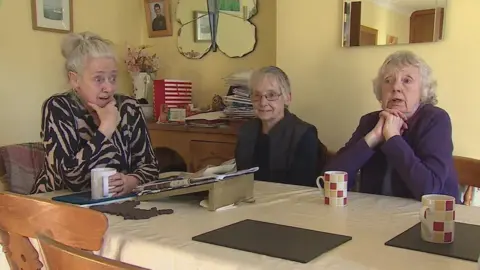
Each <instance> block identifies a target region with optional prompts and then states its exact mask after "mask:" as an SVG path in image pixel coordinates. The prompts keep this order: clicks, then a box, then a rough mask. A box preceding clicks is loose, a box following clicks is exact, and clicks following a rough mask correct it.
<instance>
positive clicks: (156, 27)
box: [143, 0, 173, 38]
mask: <svg viewBox="0 0 480 270" xmlns="http://www.w3.org/2000/svg"><path fill="white" fill-rule="evenodd" d="M143 1H144V2H143V4H144V7H145V18H146V23H147V30H148V37H151V38H153V37H166V36H171V35H172V33H173V31H172V20H171V12H170V6H171V2H170V1H171V0H143Z"/></svg>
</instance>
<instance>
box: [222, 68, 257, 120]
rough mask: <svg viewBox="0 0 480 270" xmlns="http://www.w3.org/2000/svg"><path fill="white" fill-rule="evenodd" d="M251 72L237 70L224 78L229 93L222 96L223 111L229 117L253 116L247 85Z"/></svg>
mask: <svg viewBox="0 0 480 270" xmlns="http://www.w3.org/2000/svg"><path fill="white" fill-rule="evenodd" d="M251 73H252V72H251V71H246V72H239V73H235V74H232V75H230V76H229V77H227V78H225V82H226V83H227V84H228V85H229V86H230V88H229V93H228V94H227V95H226V96H224V97H223V101H224V103H225V105H226V108H225V109H224V111H223V112H224V113H225V114H226V115H227V116H228V117H229V118H237V119H238V118H253V117H254V116H255V114H254V111H253V106H252V101H251V100H250V89H249V87H248V82H249V80H250V76H251Z"/></svg>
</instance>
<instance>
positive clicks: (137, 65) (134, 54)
mask: <svg viewBox="0 0 480 270" xmlns="http://www.w3.org/2000/svg"><path fill="white" fill-rule="evenodd" d="M150 47H151V46H147V45H141V46H138V47H134V48H132V47H130V46H128V47H127V56H126V59H125V63H126V64H127V69H128V72H130V74H136V73H139V72H147V73H155V72H156V71H157V70H158V68H159V63H160V59H159V58H158V56H157V54H153V55H150V54H149V53H148V52H147V51H146V50H145V49H147V48H150Z"/></svg>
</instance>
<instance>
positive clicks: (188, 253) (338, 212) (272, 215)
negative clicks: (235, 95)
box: [101, 182, 480, 270]
mask: <svg viewBox="0 0 480 270" xmlns="http://www.w3.org/2000/svg"><path fill="white" fill-rule="evenodd" d="M255 194H256V195H255V196H256V200H257V201H256V203H255V204H251V205H249V204H243V205H240V206H239V207H237V208H235V209H230V210H224V211H217V212H209V211H207V210H206V209H202V208H199V207H198V205H197V204H195V203H191V202H182V203H179V202H178V201H174V200H163V201H161V202H147V203H142V205H141V207H142V208H150V207H157V208H159V209H160V208H173V209H174V210H175V213H174V214H172V215H165V216H160V217H156V218H152V219H150V220H144V221H133V220H129V221H125V220H123V219H122V218H120V217H109V221H110V227H109V229H108V232H107V234H106V238H105V241H106V242H105V245H104V249H103V250H102V251H101V254H102V255H103V256H105V257H109V258H113V259H119V260H122V261H125V262H128V263H132V264H136V265H139V266H143V267H147V268H150V269H189V270H191V269H205V270H207V269H208V270H214V269H242V270H244V269H275V270H281V269H392V270H394V269H422V270H425V269H435V270H441V269H475V267H476V266H475V263H473V262H468V261H463V260H458V259H452V258H447V257H443V256H438V255H432V254H427V253H421V252H416V251H410V250H405V249H399V248H394V247H387V246H385V245H384V243H385V242H387V241H388V240H390V239H391V238H393V237H395V236H396V235H398V234H399V233H401V232H403V231H405V230H406V229H408V228H410V227H411V226H413V225H414V224H416V223H417V222H418V211H419V209H420V202H417V201H414V200H407V199H400V198H393V197H385V196H377V195H367V194H360V193H349V204H348V206H347V207H345V208H338V207H329V206H325V205H323V203H322V197H321V195H320V192H319V191H318V190H316V189H310V188H304V187H298V186H288V185H279V184H269V183H264V182H257V183H255ZM456 217H457V220H458V221H461V222H467V223H476V224H480V209H479V208H477V207H466V206H460V205H458V206H457V215H456ZM244 219H256V220H260V221H266V222H272V223H278V224H284V225H290V226H296V227H301V228H306V229H312V230H319V231H324V232H330V233H337V234H344V235H349V236H352V237H353V240H351V241H349V242H347V243H346V244H344V245H342V246H340V247H338V248H336V249H334V250H332V251H330V252H328V253H326V254H323V255H322V256H320V257H318V258H316V259H315V260H313V261H311V262H310V263H308V264H300V263H295V262H290V261H286V260H281V259H276V258H271V257H267V256H263V255H258V254H254V253H249V252H243V251H239V250H234V249H229V248H224V247H219V246H214V245H209V244H204V243H199V242H195V241H192V240H191V239H192V237H193V236H196V235H198V234H201V233H205V232H207V231H211V230H214V229H216V228H219V227H222V226H225V225H229V224H232V223H235V222H238V221H241V220H244Z"/></svg>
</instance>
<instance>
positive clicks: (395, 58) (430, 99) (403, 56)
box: [373, 51, 438, 105]
mask: <svg viewBox="0 0 480 270" xmlns="http://www.w3.org/2000/svg"><path fill="white" fill-rule="evenodd" d="M406 66H415V67H417V68H418V69H419V71H420V76H421V80H422V81H421V83H422V89H421V96H420V103H422V104H432V105H436V104H437V102H438V100H437V81H436V80H435V79H434V78H433V76H432V69H431V68H430V66H429V65H428V64H427V63H426V62H425V61H424V60H423V59H422V58H420V57H419V56H417V55H416V54H414V53H413V52H411V51H398V52H395V53H392V54H391V55H389V56H388V57H387V59H385V62H383V65H382V66H381V67H380V69H379V70H378V75H377V77H376V78H375V79H374V80H373V92H374V93H375V96H376V98H377V100H379V101H380V100H381V99H382V83H383V80H384V77H385V74H386V73H387V72H389V71H391V70H392V69H398V68H401V67H406Z"/></svg>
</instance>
